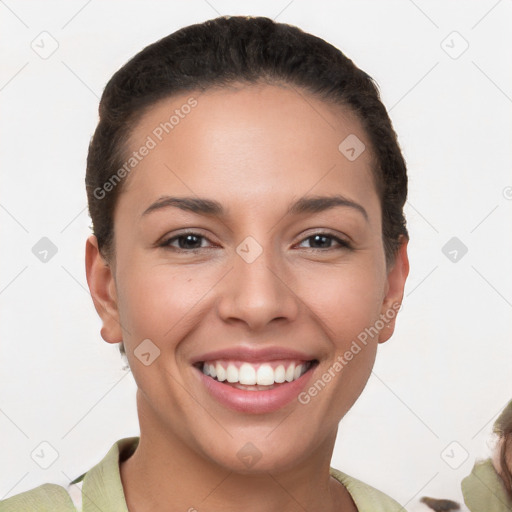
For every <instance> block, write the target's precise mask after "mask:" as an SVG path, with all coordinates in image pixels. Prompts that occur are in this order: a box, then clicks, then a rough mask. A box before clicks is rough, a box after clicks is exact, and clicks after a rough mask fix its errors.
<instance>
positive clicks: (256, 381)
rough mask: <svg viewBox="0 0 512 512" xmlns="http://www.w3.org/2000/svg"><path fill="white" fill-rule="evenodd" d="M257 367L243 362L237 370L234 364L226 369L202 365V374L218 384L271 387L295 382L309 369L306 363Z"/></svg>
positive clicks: (212, 364) (206, 364) (218, 364)
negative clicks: (213, 379)
mask: <svg viewBox="0 0 512 512" xmlns="http://www.w3.org/2000/svg"><path fill="white" fill-rule="evenodd" d="M224 364H225V363H224ZM257 366H258V368H257V369H256V368H255V367H254V366H253V365H252V364H250V363H247V362H244V363H241V364H240V367H239V368H238V367H237V365H236V364H234V363H228V365H227V368H225V367H224V366H223V365H222V364H221V363H219V362H213V363H204V364H203V373H204V374H205V375H209V376H210V377H212V378H216V379H217V380H218V381H219V382H224V381H227V382H229V383H233V384H235V383H239V384H241V385H243V386H272V385H273V384H282V383H283V382H292V381H294V380H297V379H298V378H299V377H301V376H302V375H304V373H305V372H306V370H307V369H308V368H309V365H308V364H307V363H303V364H297V365H296V364H295V363H290V364H289V365H288V366H287V367H285V365H282V364H280V365H278V366H277V367H276V368H272V366H271V364H269V363H262V364H259V365H257Z"/></svg>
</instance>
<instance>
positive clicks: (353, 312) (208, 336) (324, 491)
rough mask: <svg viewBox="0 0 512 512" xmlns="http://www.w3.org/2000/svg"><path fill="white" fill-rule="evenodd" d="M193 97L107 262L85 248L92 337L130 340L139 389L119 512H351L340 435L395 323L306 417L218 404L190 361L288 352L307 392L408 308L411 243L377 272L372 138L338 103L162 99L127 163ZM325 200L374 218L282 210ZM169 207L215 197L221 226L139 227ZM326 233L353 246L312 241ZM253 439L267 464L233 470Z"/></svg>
mask: <svg viewBox="0 0 512 512" xmlns="http://www.w3.org/2000/svg"><path fill="white" fill-rule="evenodd" d="M190 96H194V97H195V98H196V99H197V100H198V105H197V107H195V109H193V110H192V111H191V113H190V114H189V115H188V116H187V117H186V118H185V119H183V120H182V121H181V122H180V124H179V125H178V126H176V127H175V128H174V130H173V131H172V132H171V133H170V134H169V135H167V136H166V137H165V138H164V140H163V141H162V142H160V143H159V144H158V145H157V147H156V148H154V149H153V150H152V151H151V152H150V153H149V154H148V156H146V157H145V158H144V159H143V160H142V161H141V162H140V163H139V164H138V165H137V167H136V169H135V170H134V171H132V173H131V174H130V175H129V178H128V179H127V181H126V183H125V184H124V185H123V190H122V193H121V195H120V196H119V198H118V203H117V205H116V210H115V215H114V226H115V228H114V229H115V260H113V261H110V262H107V261H105V260H104V258H103V257H102V256H101V254H100V253H99V251H98V245H97V240H96V237H95V236H91V237H90V238H89V239H88V240H87V244H86V271H87V281H88V284H89V288H90V290H91V295H92V298H93V301H94V304H95V307H96V310H97V311H98V313H99V315H100V316H101V319H102V322H103V327H102V329H101V335H102V337H103V339H104V340H105V341H107V342H108V343H119V342H120V341H121V340H123V341H124V344H125V347H126V353H127V357H128V361H129V364H130V367H131V370H132V372H133V376H134V378H135V381H136V383H137V386H138V391H137V408H138V414H139V421H140V431H141V434H140V444H139V447H138V448H137V450H136V451H135V453H134V454H133V455H132V456H131V457H130V458H129V459H128V460H127V461H125V462H122V463H121V464H120V469H121V478H122V482H123V486H124V490H125V494H126V498H127V504H128V507H129V509H130V511H132V512H133V511H137V512H141V511H146V510H147V511H149V510H151V511H160V510H162V511H163V510H166V511H167V512H168V511H169V510H172V511H174V510H176V511H178V510H180V511H183V510H189V509H190V508H191V507H196V508H197V509H198V510H208V511H211V512H215V511H221V510H222V511H223V512H226V511H227V512H229V511H235V510H237V511H238V510H247V511H260V510H266V511H278V510H279V511H296V510H301V511H303V510H325V511H334V510H347V511H350V510H356V508H355V505H354V503H353V501H352V499H351V498H350V495H349V493H348V491H347V490H346V489H345V487H344V486H343V485H341V484H340V483H339V482H337V481H335V480H334V479H333V478H332V477H330V475H329V464H330V460H331V456H332V451H333V448H334V443H335V439H336V435H337V428H338V423H339V421H340V419H341V418H342V417H343V416H344V415H345V414H346V412H347V411H348V410H349V409H350V407H351V406H352V405H353V403H354V402H355V400H356V399H357V397H358V396H359V395H360V393H361V391H362V390H363V388H364V386H365V385H366V382H367V380H368V377H369V375H370V372H371V369H372V367H373V363H374V359H375V355H376V350H377V346H378V344H379V343H383V342H385V341H386V340H387V339H389V338H390V336H391V335H392V333H393V330H394V322H395V318H393V319H392V320H391V321H390V322H389V324H388V326H386V327H385V328H384V329H382V330H381V331H380V333H379V335H378V336H375V337H373V338H369V340H368V343H367V345H366V346H365V347H362V350H361V351H360V352H359V353H358V354H357V355H356V356H354V358H353V359H352V360H351V361H350V363H348V364H346V366H344V368H343V370H342V371H341V372H337V373H336V376H335V377H334V378H333V379H332V380H331V381H330V382H329V384H328V385H327V386H325V388H324V389H323V390H322V391H321V392H319V393H318V395H317V396H315V397H314V398H312V399H311V401H310V402H309V403H308V404H306V405H303V404H301V403H299V402H298V401H297V400H293V401H292V402H290V403H289V404H287V405H286V406H285V407H283V408H282V409H280V410H278V411H276V412H272V413H266V414H256V415H255V414H244V413H240V412H236V411H233V410H230V409H228V408H226V407H224V406H223V405H221V404H219V403H218V402H216V401H215V400H214V399H213V398H211V396H210V395H209V394H208V392H207V391H206V389H205V388H204V386H201V385H199V384H198V379H197V374H196V372H197V370H195V369H194V368H192V366H191V364H190V361H191V359H192V358H193V357H195V356H197V355H200V354H203V353H205V352H207V351H210V350H214V349H224V348H228V347H233V346H249V347H270V346H272V347H275V346H278V347H287V348H293V349H297V350H301V351H305V352H307V353H308V354H313V355H314V357H315V358H316V359H317V360H318V361H319V364H318V366H317V367H316V368H315V369H314V375H313V376H312V377H311V378H310V382H311V383H313V382H315V381H316V380H317V379H318V378H320V377H321V376H322V374H324V373H325V372H326V371H327V370H328V369H329V368H330V367H331V366H332V364H333V362H334V361H335V360H336V357H337V356H338V355H340V354H343V353H344V352H345V351H346V350H348V348H349V347H350V345H351V343H352V342H353V340H355V339H356V338H357V336H358V334H359V333H361V332H362V331H364V329H365V328H366V327H369V326H372V325H374V324H375V322H376V321H377V320H378V319H379V315H381V314H384V313H386V311H388V310H390V309H391V308H392V305H393V304H398V303H401V301H402V297H403V292H404V285H405V281H406V278H407V274H408V271H409V263H408V259H407V241H405V240H404V241H403V243H402V246H401V249H400V250H399V251H398V253H397V257H396V260H395V263H394V264H393V265H392V266H391V267H390V268H386V263H385V256H384V248H383V243H382V233H381V212H380V203H379V198H378V196H377V193H376V189H375V184H374V181H373V176H372V173H371V165H372V155H371V151H370V143H369V141H368V139H367V136H366V134H365V133H364V130H363V128H362V126H361V124H360V122H359V120H358V119H357V118H355V117H354V116H352V115H351V114H350V113H349V112H347V111H344V110H342V109H341V108H340V107H334V106H332V105H330V104H327V103H324V102H322V101H320V100H318V99H316V98H314V97H313V96H311V95H309V94H308V93H305V92H300V93H299V91H297V90H296V89H294V88H288V87H282V86H268V85H264V86H250V87H247V86H246V87H240V88H239V89H236V90H235V89H233V88H231V89H224V90H209V91H207V92H205V93H202V94H199V93H197V94H192V93H187V94H183V95H180V96H175V97H173V98H171V99H165V100H163V101H160V102H159V103H157V104H155V105H154V106H153V107H152V108H151V109H149V111H148V112H146V114H145V115H144V117H143V118H142V119H141V120H140V122H139V123H138V125H137V126H136V127H135V128H134V131H133V134H132V137H131V139H130V148H131V150H136V149H137V148H138V147H140V145H141V144H143V142H144V140H146V137H147V136H148V135H150V134H151V133H152V131H153V130H154V128H155V127H156V126H158V125H159V123H160V122H162V121H164V120H166V119H168V118H169V113H170V112H172V111H173V110H174V109H176V108H180V106H181V105H183V104H184V103H185V102H186V101H187V99H188V98H189V97H190ZM349 134H356V135H357V137H358V138H359V139H361V140H362V141H363V142H364V143H365V145H366V151H364V152H363V153H362V154H361V155H360V156H359V158H357V159H356V160H355V161H353V162H350V161H349V160H348V159H347V158H345V156H344V155H342V154H341V153H340V151H339V150H338V145H339V144H340V142H341V141H342V140H344V139H345V137H347V136H348V135H349ZM334 194H340V195H343V196H345V197H347V198H350V199H351V200H352V201H354V202H356V203H358V204H360V205H361V206H362V207H363V208H364V209H365V210H366V212H367V215H368V220H366V219H365V217H364V216H363V215H362V214H361V213H360V212H359V211H357V210H356V209H355V208H350V207H336V208H333V209H330V210H327V211H323V212H319V213H307V214H303V215H298V216H297V215H296V216H290V215H285V213H286V209H287V207H288V205H289V204H290V203H292V202H293V201H295V200H297V199H299V198H301V197H303V196H311V195H322V196H323V195H328V196H330V195H334ZM163 195H172V196H198V197H201V198H203V197H204V198H209V199H214V200H216V201H219V202H220V203H222V205H223V206H224V207H225V208H226V209H227V210H228V214H229V215H227V216H226V217H225V218H215V217H208V216H204V215H198V214H196V213H191V212H185V211H182V210H180V209H177V208H173V207H169V208H164V209H161V210H158V211H155V212H153V213H151V214H148V215H144V216H143V215H142V213H143V212H144V210H146V209H147V208H148V207H149V206H150V205H151V204H152V203H154V202H155V201H156V200H157V199H158V198H159V197H161V196H163ZM183 228H193V231H195V232H199V234H200V235H201V236H204V237H206V238H200V239H198V240H199V241H198V240H197V239H196V240H195V241H193V242H195V245H193V244H192V247H199V246H201V247H203V249H201V251H200V252H197V253H193V252H192V251H191V249H186V248H185V249H182V252H181V253H180V252H178V251H177V250H175V251H173V250H172V249H169V248H163V247H159V246H158V244H157V242H163V241H166V240H169V239H170V238H172V237H174V236H177V234H180V232H179V230H183ZM326 231H327V232H329V234H330V235H332V236H337V237H340V238H342V239H344V240H349V241H350V242H351V243H352V249H347V248H346V247H343V246H341V245H339V244H338V243H337V242H336V241H335V240H334V239H327V240H326V241H324V242H322V241H320V242H318V241H317V242H315V239H311V238H309V237H311V236H312V235H313V234H316V233H325V232H326ZM247 236H252V237H253V238H254V239H255V240H256V241H257V243H258V244H259V245H260V246H261V248H262V250H263V252H262V254H261V255H260V256H259V257H258V258H257V259H256V260H255V261H254V262H252V263H247V262H246V261H245V260H244V259H242V258H241V257H240V256H239V254H238V253H237V252H236V248H237V246H238V245H239V244H240V243H241V242H242V241H243V240H244V239H245V238H246V237H247ZM172 246H174V247H175V248H179V247H180V246H179V241H177V240H174V241H173V242H172ZM182 247H183V246H182ZM185 247H191V245H190V244H189V245H188V246H186V245H185ZM187 250H188V252H185V251H187ZM147 338H149V339H150V340H151V341H152V342H153V343H154V344H155V345H156V346H157V347H158V348H159V350H160V357H158V358H157V359H155V360H154V361H153V362H152V363H151V364H150V365H149V366H145V365H144V364H142V363H141V362H140V361H139V360H138V359H137V358H136V357H135V355H134V350H135V349H136V348H137V346H138V345H139V344H140V343H141V341H142V340H144V339H147ZM247 442H251V443H252V444H253V445H254V446H256V447H257V449H258V450H259V452H260V453H261V458H260V460H259V461H258V462H257V463H256V464H254V465H253V466H252V467H250V468H247V467H246V466H245V465H244V464H243V463H242V462H241V460H240V459H239V458H238V457H237V453H238V451H239V450H240V449H241V448H242V447H243V446H244V445H245V444H246V443H247Z"/></svg>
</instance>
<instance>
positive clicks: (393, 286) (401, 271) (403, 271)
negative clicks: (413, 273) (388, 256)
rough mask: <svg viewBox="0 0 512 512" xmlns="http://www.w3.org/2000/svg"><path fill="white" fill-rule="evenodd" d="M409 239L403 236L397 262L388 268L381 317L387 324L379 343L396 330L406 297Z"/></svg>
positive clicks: (396, 258) (381, 332) (396, 257)
mask: <svg viewBox="0 0 512 512" xmlns="http://www.w3.org/2000/svg"><path fill="white" fill-rule="evenodd" d="M408 243H409V241H408V240H407V239H406V238H405V237H403V236H402V238H401V244H400V247H399V249H398V250H397V251H396V255H395V262H394V263H393V266H392V267H391V268H390V269H389V270H388V277H387V282H386V295H385V297H384V300H383V302H382V309H381V318H382V319H383V320H384V321H385V323H386V325H385V326H384V327H383V329H382V330H381V331H380V333H379V343H384V342H385V341H387V340H389V338H391V335H392V334H393V332H394V331H395V321H396V317H397V315H398V310H399V309H400V306H401V304H402V300H403V297H404V288H405V281H406V279H407V276H408V275H409V258H408V256H407V244H408Z"/></svg>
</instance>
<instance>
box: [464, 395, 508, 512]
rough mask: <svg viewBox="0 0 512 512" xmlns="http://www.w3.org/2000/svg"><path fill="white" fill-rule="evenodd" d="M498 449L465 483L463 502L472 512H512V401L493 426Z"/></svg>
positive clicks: (479, 465)
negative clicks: (511, 511)
mask: <svg viewBox="0 0 512 512" xmlns="http://www.w3.org/2000/svg"><path fill="white" fill-rule="evenodd" d="M493 433H494V434H495V436H496V440H497V442H496V446H495V448H494V451H493V454H492V457H489V458H487V459H484V460H478V461H477V462H475V464H474V466H473V469H472V470H471V473H470V474H469V475H468V476H466V478H464V480H462V484H461V487H462V493H463V495H464V502H465V503H466V505H467V507H468V508H469V510H470V511H471V512H507V511H510V510H512V400H511V401H510V402H509V403H508V405H507V406H506V407H505V409H503V411H502V412H501V414H500V415H499V417H498V419H497V420H496V421H495V423H494V426H493Z"/></svg>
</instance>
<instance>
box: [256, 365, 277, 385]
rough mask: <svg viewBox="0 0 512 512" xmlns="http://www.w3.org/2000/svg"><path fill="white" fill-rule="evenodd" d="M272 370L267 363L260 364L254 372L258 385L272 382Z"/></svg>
mask: <svg viewBox="0 0 512 512" xmlns="http://www.w3.org/2000/svg"><path fill="white" fill-rule="evenodd" d="M274 379H275V377H274V370H272V366H270V365H269V364H262V365H261V366H260V367H259V368H258V373H257V374H256V383H257V384H258V385H259V386H271V385H272V384H274Z"/></svg>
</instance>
